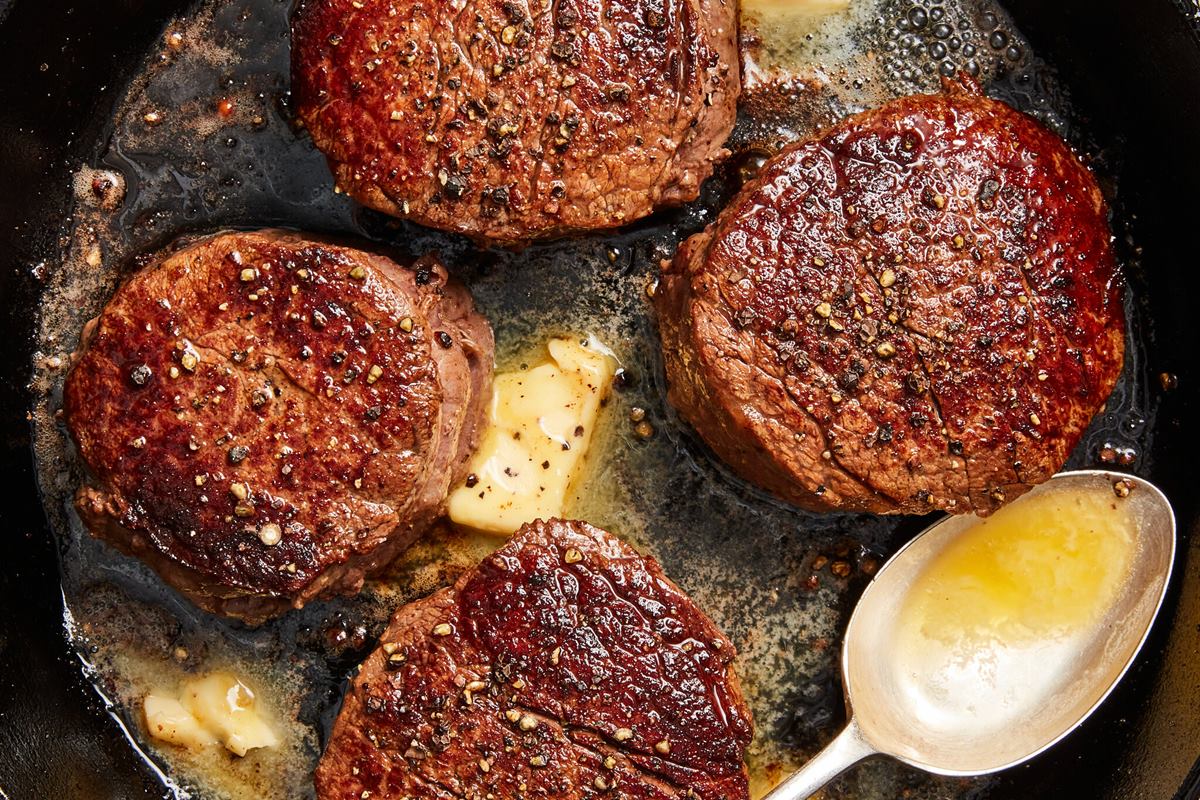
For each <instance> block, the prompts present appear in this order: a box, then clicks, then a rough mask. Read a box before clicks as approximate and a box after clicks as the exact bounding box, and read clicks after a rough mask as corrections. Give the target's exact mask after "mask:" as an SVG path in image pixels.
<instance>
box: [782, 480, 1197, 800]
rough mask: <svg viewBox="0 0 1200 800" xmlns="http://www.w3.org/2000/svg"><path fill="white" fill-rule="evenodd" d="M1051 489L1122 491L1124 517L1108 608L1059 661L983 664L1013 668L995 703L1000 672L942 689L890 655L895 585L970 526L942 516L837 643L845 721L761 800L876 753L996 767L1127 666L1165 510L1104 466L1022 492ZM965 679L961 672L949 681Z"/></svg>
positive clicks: (1171, 543) (895, 565)
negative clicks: (1125, 568)
mask: <svg viewBox="0 0 1200 800" xmlns="http://www.w3.org/2000/svg"><path fill="white" fill-rule="evenodd" d="M1122 482H1124V483H1122ZM1062 488H1071V489H1081V490H1084V491H1095V492H1101V493H1106V494H1105V496H1106V497H1109V498H1111V497H1113V495H1114V491H1116V492H1117V495H1118V496H1121V495H1122V494H1124V493H1125V492H1126V490H1128V494H1127V495H1125V496H1124V497H1123V499H1122V500H1121V502H1123V503H1128V504H1130V505H1129V506H1128V507H1127V508H1128V510H1129V512H1130V514H1131V518H1132V519H1133V520H1134V521H1135V522H1134V528H1135V541H1134V546H1133V553H1132V556H1131V564H1130V568H1129V574H1128V577H1127V579H1126V581H1125V583H1124V584H1123V585H1122V586H1121V587H1120V588H1119V589H1118V591H1117V597H1116V599H1115V600H1114V601H1113V605H1112V608H1111V610H1110V612H1109V613H1107V614H1105V615H1104V616H1102V617H1101V618H1100V619H1099V620H1098V622H1097V623H1096V624H1094V625H1091V626H1089V627H1088V628H1087V629H1086V630H1084V631H1082V632H1081V636H1082V639H1080V636H1076V637H1074V639H1075V641H1076V643H1077V644H1078V647H1076V648H1074V649H1073V650H1072V654H1071V657H1070V660H1069V662H1068V664H1067V665H1066V666H1065V668H1064V667H1063V666H1062V664H1061V663H1060V664H1059V666H1058V668H1056V669H1054V668H1048V667H1047V663H1048V662H1044V661H1039V660H1038V659H1037V658H1036V657H1034V656H1033V655H1031V656H1030V657H1028V658H1027V659H1026V660H1027V661H1028V663H1024V664H1021V663H1015V662H1014V661H1013V660H1012V659H1011V658H1010V659H1007V660H1002V661H999V662H995V663H992V664H991V665H990V668H991V669H993V670H995V671H998V672H1003V671H1004V670H1006V669H1007V670H1009V672H1010V675H1009V676H1008V677H1009V678H1013V677H1014V675H1013V674H1011V673H1013V672H1014V671H1015V672H1018V673H1020V677H1019V678H1017V679H1016V681H1015V682H1012V685H1014V686H1019V687H1020V690H1019V691H1015V692H1008V693H1006V694H1004V696H1003V698H1002V702H996V700H997V695H996V694H995V692H994V691H988V688H989V687H987V686H985V685H984V684H986V683H987V682H988V681H991V682H992V683H993V685H992V687H991V688H992V689H994V688H995V685H997V684H998V682H1002V681H1004V680H1006V678H1005V676H1004V675H1002V674H1001V675H996V674H994V673H992V674H990V675H989V676H987V677H986V680H983V681H982V682H981V683H980V684H979V687H980V689H981V690H980V691H977V692H970V691H967V692H956V691H950V692H949V693H947V691H946V683H945V681H944V680H943V679H942V678H935V677H934V676H933V675H930V674H923V672H922V671H921V669H920V667H919V665H920V664H921V659H920V658H919V657H918V658H916V659H907V660H906V659H904V658H898V653H897V652H896V650H897V647H896V634H895V630H896V624H897V619H896V618H897V610H898V609H899V608H900V606H901V604H902V601H903V600H904V598H905V596H906V593H907V592H908V590H909V589H910V588H912V586H913V583H914V581H915V579H916V578H917V577H918V576H919V575H920V574H921V573H922V571H923V569H924V567H925V566H926V565H927V564H929V563H930V561H931V559H933V558H934V557H935V556H937V555H938V554H940V553H941V552H943V550H944V549H945V547H946V546H947V545H948V544H949V543H950V542H952V541H953V540H955V539H956V537H958V536H959V535H960V534H962V533H963V532H965V531H966V530H967V529H969V528H970V527H971V526H972V525H973V524H974V523H976V522H978V519H977V518H976V517H974V516H959V517H947V518H946V519H943V520H941V521H940V522H938V523H936V524H934V525H933V526H932V527H930V528H927V529H926V530H925V531H924V532H923V533H921V534H920V535H919V536H917V537H916V538H915V539H913V540H912V541H911V542H909V543H908V544H907V545H905V546H904V547H903V548H901V550H900V552H898V553H896V555H894V556H892V558H891V559H890V560H889V561H888V562H887V563H886V564H884V566H883V567H882V568H881V569H880V570H879V573H878V574H877V575H876V576H875V579H874V580H873V581H872V582H871V584H870V585H869V586H868V587H867V589H866V591H865V592H864V593H863V596H862V598H861V599H860V600H859V602H858V606H857V607H856V608H855V609H854V613H853V615H852V616H851V618H850V624H849V627H848V628H847V630H846V639H845V645H844V647H843V649H842V675H843V684H844V686H845V692H846V706H847V710H848V713H849V714H850V721H849V723H848V724H847V725H846V727H845V729H844V730H843V731H842V732H841V733H840V734H838V736H837V737H836V738H835V739H834V740H833V741H832V742H831V743H830V744H829V745H828V746H827V747H826V748H825V749H824V750H822V751H821V752H820V753H818V754H817V755H816V757H814V758H813V759H812V760H811V761H809V762H808V763H807V764H806V765H805V766H804V767H802V768H801V769H800V770H799V771H798V772H796V773H795V774H793V775H792V776H791V777H789V778H788V779H787V780H785V781H784V782H783V783H782V784H780V785H779V786H778V787H777V788H776V789H775V790H774V791H772V792H771V793H769V794H768V795H767V796H766V798H764V800H803V798H806V797H809V796H810V795H812V794H813V793H814V792H816V791H817V790H818V789H820V788H821V787H822V786H824V785H825V784H826V783H828V782H829V781H831V780H833V779H834V778H835V777H837V776H838V775H839V774H841V773H842V772H843V771H845V770H846V769H847V768H848V767H851V766H853V765H854V764H857V763H858V762H859V761H861V760H863V759H864V758H868V757H870V756H877V755H887V756H891V757H892V758H896V759H899V760H900V761H902V762H904V763H905V764H908V765H910V766H913V767H916V768H918V769H922V770H925V771H927V772H932V773H935V774H938V775H953V776H960V777H963V776H971V775H984V774H987V773H990V772H996V771H998V770H1002V769H1006V768H1008V767H1012V766H1015V765H1017V764H1020V763H1022V762H1024V761H1026V760H1028V759H1030V758H1033V757H1034V756H1036V755H1037V754H1039V753H1041V752H1042V751H1044V750H1046V749H1047V748H1048V747H1050V746H1051V745H1053V744H1054V743H1056V742H1058V741H1059V740H1060V739H1062V738H1063V737H1064V736H1066V735H1067V734H1068V733H1070V732H1071V731H1073V730H1074V729H1075V728H1077V727H1078V726H1079V725H1080V724H1081V723H1082V722H1083V721H1084V720H1085V719H1087V718H1088V716H1090V715H1091V713H1092V712H1093V711H1095V710H1096V708H1097V706H1099V705H1100V703H1101V702H1103V701H1104V698H1106V697H1108V694H1109V693H1110V692H1111V691H1112V690H1113V687H1115V686H1116V685H1117V682H1118V681H1119V680H1120V679H1121V677H1122V676H1123V675H1124V674H1125V671H1126V670H1127V669H1129V666H1130V664H1131V663H1132V662H1133V659H1134V657H1135V656H1136V655H1137V653H1138V650H1140V649H1141V646H1142V643H1143V642H1145V640H1146V636H1147V635H1148V634H1149V632H1150V626H1151V624H1152V623H1153V622H1154V618H1155V616H1156V615H1157V614H1158V609H1159V607H1160V606H1161V605H1162V600H1163V596H1164V595H1165V594H1166V590H1167V585H1168V584H1169V582H1170V578H1171V565H1172V563H1173V562H1174V560H1175V515H1174V513H1173V512H1172V510H1171V504H1170V503H1169V502H1168V501H1167V498H1166V497H1164V496H1163V493H1162V492H1160V491H1159V490H1158V488H1156V487H1155V486H1154V485H1153V484H1151V483H1149V482H1147V481H1144V480H1141V479H1140V478H1136V477H1133V476H1130V475H1123V474H1120V473H1116V472H1107V471H1104V470H1087V471H1080V472H1065V473H1062V474H1059V475H1056V476H1055V477H1054V478H1052V479H1051V480H1050V481H1047V482H1046V483H1044V484H1042V485H1041V486H1039V487H1037V488H1035V489H1033V490H1032V491H1031V492H1029V493H1028V494H1027V495H1026V497H1031V496H1034V495H1035V494H1037V493H1039V492H1047V491H1052V490H1054V489H1062ZM1022 499H1023V498H1022ZM1015 502H1017V503H1020V502H1022V500H1021V499H1019V500H1017V501H1015ZM1030 652H1031V653H1033V651H1030ZM901 663H903V664H904V666H901ZM914 665H917V667H916V668H914ZM943 678H944V676H943ZM972 685H973V684H972V683H971V681H970V680H967V681H965V682H959V683H958V684H957V685H956V687H955V688H956V689H958V690H961V689H962V688H963V687H964V686H968V687H969V686H972ZM939 693H940V695H941V696H940V697H939ZM931 697H932V698H934V699H933V701H931Z"/></svg>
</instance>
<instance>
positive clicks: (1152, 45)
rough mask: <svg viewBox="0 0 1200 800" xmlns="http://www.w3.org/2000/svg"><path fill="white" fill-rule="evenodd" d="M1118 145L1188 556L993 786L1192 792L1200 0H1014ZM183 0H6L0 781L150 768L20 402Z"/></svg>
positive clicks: (1057, 791)
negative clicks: (98, 160) (82, 186)
mask: <svg viewBox="0 0 1200 800" xmlns="http://www.w3.org/2000/svg"><path fill="white" fill-rule="evenodd" d="M1007 5H1008V8H1009V10H1010V11H1011V12H1012V14H1013V16H1014V17H1015V19H1016V22H1017V25H1018V26H1019V27H1020V28H1021V29H1022V30H1023V31H1024V32H1025V33H1026V34H1027V35H1028V36H1029V37H1030V39H1031V40H1032V41H1033V42H1034V44H1035V45H1036V47H1037V49H1038V51H1039V52H1040V53H1041V54H1042V55H1043V56H1044V57H1047V58H1048V59H1050V60H1051V61H1052V62H1053V63H1055V64H1056V66H1057V67H1058V68H1059V71H1060V73H1061V75H1062V77H1063V79H1064V81H1065V83H1066V84H1067V85H1068V86H1069V87H1070V88H1071V91H1072V96H1073V100H1074V105H1075V106H1076V108H1077V109H1078V110H1079V111H1080V112H1081V113H1082V115H1083V116H1084V118H1085V120H1086V121H1087V122H1088V124H1090V126H1091V128H1092V130H1091V133H1092V135H1093V136H1094V138H1095V140H1096V141H1098V142H1100V143H1102V144H1103V145H1105V146H1106V147H1107V148H1108V149H1109V151H1110V152H1111V154H1112V155H1113V156H1114V158H1113V164H1114V167H1115V171H1116V173H1117V175H1116V177H1117V178H1118V181H1117V183H1118V185H1119V186H1120V187H1121V193H1120V195H1119V196H1118V197H1116V198H1115V203H1116V205H1117V206H1118V207H1119V208H1120V209H1121V210H1122V212H1123V216H1124V217H1125V218H1127V219H1130V220H1132V226H1133V230H1132V234H1133V240H1134V241H1136V242H1137V243H1138V244H1139V245H1140V246H1141V247H1143V248H1144V252H1142V253H1141V257H1140V259H1138V260H1140V268H1137V267H1135V269H1134V270H1133V272H1132V274H1131V276H1130V277H1131V283H1132V284H1133V295H1134V297H1135V298H1137V302H1139V303H1142V304H1144V305H1145V308H1144V309H1143V311H1144V314H1143V317H1144V319H1146V320H1149V324H1148V326H1147V328H1148V330H1147V331H1146V335H1147V337H1148V339H1149V341H1148V347H1147V350H1148V353H1149V358H1150V359H1151V360H1152V362H1153V363H1152V364H1150V365H1149V370H1148V371H1149V372H1150V373H1151V374H1158V373H1160V372H1167V373H1173V374H1174V375H1175V376H1177V378H1178V387H1177V388H1174V389H1172V390H1170V391H1165V392H1164V396H1163V398H1162V405H1161V407H1160V410H1159V412H1158V414H1157V417H1156V424H1157V425H1158V426H1159V428H1160V430H1159V431H1157V435H1156V436H1154V438H1153V441H1154V442H1155V444H1154V449H1153V450H1152V451H1150V452H1148V453H1144V454H1143V455H1142V457H1141V459H1140V460H1139V461H1138V464H1137V466H1136V471H1137V472H1138V474H1141V475H1144V476H1145V477H1148V478H1150V479H1152V480H1154V481H1155V482H1157V483H1158V484H1159V485H1160V486H1162V488H1163V489H1164V490H1165V491H1166V492H1167V494H1168V496H1169V497H1170V498H1171V499H1172V501H1173V503H1174V504H1175V510H1176V514H1177V516H1178V518H1179V521H1180V533H1181V536H1182V537H1183V541H1182V542H1181V546H1180V548H1179V550H1180V553H1181V559H1182V562H1181V564H1180V565H1179V567H1178V569H1177V572H1176V575H1177V576H1178V577H1177V579H1176V584H1175V586H1174V587H1173V588H1172V592H1171V595H1170V598H1169V600H1168V603H1167V605H1166V607H1165V608H1164V611H1163V615H1162V617H1161V619H1160V622H1159V624H1158V626H1157V628H1156V630H1155V632H1154V634H1153V636H1152V638H1151V640H1150V641H1149V643H1148V645H1147V647H1146V650H1145V652H1144V655H1143V657H1142V659H1141V660H1140V661H1139V664H1138V666H1136V667H1135V668H1134V670H1133V671H1132V672H1131V673H1130V675H1129V677H1128V678H1127V679H1126V681H1125V683H1123V684H1122V686H1121V687H1120V689H1119V690H1118V691H1117V692H1116V693H1115V694H1114V695H1113V696H1112V698H1111V699H1110V700H1109V701H1108V703H1107V704H1106V705H1105V706H1104V708H1103V710H1102V711H1101V713H1099V714H1097V715H1096V716H1095V717H1094V718H1093V719H1092V720H1091V721H1089V722H1088V724H1087V725H1085V726H1084V727H1083V729H1082V730H1080V731H1079V732H1078V733H1076V734H1075V735H1074V736H1073V737H1071V738H1070V739H1068V740H1067V742H1065V743H1064V744H1062V745H1059V746H1058V747H1056V748H1054V750H1052V751H1051V752H1050V753H1049V754H1047V755H1045V756H1043V757H1041V758H1039V759H1037V760H1036V761H1034V762H1033V763H1032V764H1030V765H1028V766H1026V767H1024V768H1022V769H1019V770H1016V771H1014V772H1013V773H1011V774H1009V775H1007V776H1005V778H1004V779H1003V781H1002V782H1001V784H1000V785H999V786H998V787H997V788H996V789H995V791H994V795H993V796H996V797H1009V796H1011V797H1087V798H1121V799H1122V800H1126V799H1127V798H1156V799H1157V798H1162V799H1163V800H1166V799H1167V798H1172V797H1177V798H1200V536H1198V535H1197V534H1198V533H1200V492H1198V491H1197V490H1196V488H1195V487H1194V486H1193V481H1194V479H1195V476H1196V475H1197V460H1196V459H1197V454H1200V420H1197V419H1194V418H1193V417H1194V415H1196V414H1197V413H1198V412H1200V354H1198V352H1197V350H1198V348H1200V333H1198V332H1197V326H1198V324H1200V320H1197V313H1196V310H1197V304H1198V301H1200V268H1198V266H1197V265H1198V263H1200V262H1198V257H1197V255H1196V253H1197V246H1196V242H1197V240H1198V239H1200V149H1198V148H1200V8H1198V7H1197V6H1196V5H1195V0H1174V2H1173V0H1124V2H1122V0H1058V2H1052V3H1047V2H1044V0H1010V2H1009V3H1008V4H1007ZM185 6H186V3H184V2H180V0H91V2H88V3H80V4H74V3H69V2H65V0H0V76H3V77H2V78H0V262H2V263H3V270H2V271H0V300H2V301H3V302H2V303H0V314H2V315H3V321H2V322H0V324H2V325H3V326H4V328H3V336H0V370H3V380H2V382H0V409H2V411H3V419H4V423H3V424H4V428H3V433H4V437H3V447H2V448H0V459H2V461H0V475H3V476H4V477H3V479H4V483H5V486H6V489H5V491H4V492H3V495H2V496H3V497H5V498H6V499H5V500H4V501H3V502H0V797H4V796H7V797H10V798H12V799H13V800H24V798H44V797H55V798H126V797H157V796H160V795H161V794H162V789H161V786H160V785H159V784H158V783H157V782H156V781H155V780H154V778H153V775H152V774H151V772H150V771H149V769H148V768H147V766H146V765H145V764H143V763H142V762H141V761H140V760H139V759H138V757H137V756H136V755H135V753H134V751H133V750H132V749H131V748H130V747H129V746H128V745H127V743H126V742H125V740H124V734H123V732H122V731H121V730H120V728H119V726H118V724H117V723H116V722H115V721H114V719H113V718H112V717H110V716H108V715H107V714H105V713H104V708H103V705H102V703H101V702H100V700H99V698H98V697H97V696H96V695H95V693H94V691H93V690H92V689H91V688H90V686H89V685H88V684H87V683H86V681H85V680H84V678H83V676H82V675H81V673H80V669H79V662H78V661H77V659H76V658H75V657H74V655H72V654H71V653H70V652H69V651H68V648H67V646H66V643H65V640H64V638H63V634H62V598H61V594H60V592H59V589H58V578H57V565H56V561H55V552H54V546H55V545H54V540H53V538H52V536H51V533H50V531H49V530H48V529H47V526H46V523H45V519H44V517H43V515H42V511H41V507H40V504H39V502H38V496H37V492H36V489H35V486H34V479H33V464H32V454H31V451H30V441H29V427H28V422H27V420H26V411H27V409H28V407H29V402H30V400H29V396H28V393H27V391H26V389H25V384H26V382H27V380H28V377H29V371H30V359H31V350H32V347H33V344H32V342H33V338H32V331H33V323H34V309H35V307H36V304H37V296H38V292H39V288H40V287H39V282H38V277H37V275H38V270H37V269H36V265H37V264H39V262H42V261H52V260H53V259H54V258H56V257H57V255H58V248H59V244H60V243H59V242H58V240H57V237H58V234H59V231H60V228H61V222H62V219H63V214H65V213H66V211H67V209H68V207H69V205H68V204H69V200H70V181H69V177H70V173H71V170H72V168H73V167H74V166H76V165H78V163H80V162H81V161H87V160H89V158H90V157H91V156H92V155H93V154H91V153H88V152H85V151H83V150H82V149H81V147H80V145H79V144H78V143H82V142H94V141H96V140H97V132H98V131H99V129H100V128H101V126H102V125H103V123H104V121H105V119H106V117H107V115H108V114H109V113H110V110H111V106H112V104H113V103H114V102H115V101H116V98H117V94H118V90H119V89H120V87H121V86H122V85H123V83H124V82H125V80H126V79H127V78H128V73H129V70H131V69H132V68H133V66H134V65H135V63H136V58H137V57H138V56H140V54H141V53H143V52H144V51H145V48H146V46H147V45H148V43H149V42H150V41H151V39H152V38H153V37H154V36H156V35H157V34H158V32H159V31H160V29H161V27H162V25H163V24H164V23H165V21H166V20H167V18H168V17H169V16H171V15H173V14H176V13H179V12H180V11H181V9H182V8H183V7H185Z"/></svg>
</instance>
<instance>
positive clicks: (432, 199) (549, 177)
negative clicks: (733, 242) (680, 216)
mask: <svg viewBox="0 0 1200 800" xmlns="http://www.w3.org/2000/svg"><path fill="white" fill-rule="evenodd" d="M736 8H737V6H736V3H735V2H734V0H652V2H642V1H639V0H617V2H607V1H605V2H601V0H556V2H554V3H545V4H536V3H529V2H525V1H524V0H504V1H503V2H501V1H500V0H467V2H464V3H459V4H454V5H453V6H451V5H450V4H445V3H425V2H417V1H416V0H303V2H301V3H300V5H299V7H298V9H297V11H296V13H295V15H294V18H293V23H292V31H293V39H292V87H293V92H294V94H295V98H296V108H297V113H298V116H299V118H300V120H301V121H302V122H303V123H304V125H305V126H306V127H307V128H308V130H309V132H310V133H311V134H312V138H313V141H314V142H315V143H316V144H317V146H318V147H319V148H320V149H321V150H322V151H324V152H325V154H326V155H327V156H328V157H329V161H330V164H331V167H332V169H333V172H334V175H335V177H336V180H337V184H338V186H339V187H341V188H342V189H344V190H345V191H346V192H347V193H349V194H350V195H351V196H352V197H354V198H355V199H357V200H358V201H359V202H361V203H364V204H365V205H367V206H370V207H372V208H375V209H377V210H379V211H382V212H384V213H387V214H391V215H394V216H398V217H404V218H408V219H412V220H413V221H415V222H419V223H421V224H423V225H429V226H431V227H434V228H440V229H443V230H450V231H457V232H459V233H463V234H466V235H467V236H470V237H472V238H474V239H476V240H477V241H479V242H482V243H500V244H515V243H520V242H524V241H527V240H531V239H544V238H549V237H554V236H562V235H564V234H569V233H573V232H580V231H589V230H596V229H603V228H612V227H616V226H620V225H624V224H626V223H629V222H632V221H634V220H636V219H638V218H640V217H643V216H645V215H647V214H649V213H650V212H651V211H653V210H654V209H655V208H656V207H658V206H660V205H672V204H678V203H682V202H686V201H689V200H692V199H694V198H695V197H696V196H697V193H698V190H699V186H700V183H701V182H702V181H703V180H704V179H705V178H707V177H708V176H709V175H710V174H711V172H712V168H713V163H714V162H715V161H717V160H718V159H720V158H722V157H724V155H725V151H724V150H723V149H722V145H723V143H724V141H725V139H726V137H728V135H729V133H730V131H731V130H732V129H733V123H734V118H735V116H736V102H737V97H738V93H739V90H740V80H739V74H738V66H737V65H738V60H737V44H736V39H737V14H736Z"/></svg>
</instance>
